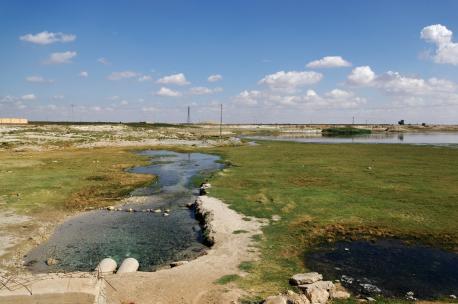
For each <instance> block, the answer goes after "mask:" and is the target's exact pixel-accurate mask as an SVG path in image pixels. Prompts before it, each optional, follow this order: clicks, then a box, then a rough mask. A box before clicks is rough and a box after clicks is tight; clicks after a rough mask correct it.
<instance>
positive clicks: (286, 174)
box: [211, 141, 458, 297]
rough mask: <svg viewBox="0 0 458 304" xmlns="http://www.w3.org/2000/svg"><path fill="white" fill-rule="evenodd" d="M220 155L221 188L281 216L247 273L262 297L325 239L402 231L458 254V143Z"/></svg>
mask: <svg viewBox="0 0 458 304" xmlns="http://www.w3.org/2000/svg"><path fill="white" fill-rule="evenodd" d="M212 152H214V153H218V154H220V155H221V156H222V157H223V159H224V160H225V161H226V162H227V164H228V167H227V168H226V169H224V170H223V171H222V172H220V173H219V174H216V175H215V176H213V178H212V179H211V182H212V184H213V189H212V190H211V195H212V196H215V197H218V198H221V199H223V200H224V201H225V202H227V203H229V204H230V205H231V208H233V209H235V210H236V211H238V212H241V213H243V214H245V215H247V216H254V217H259V218H267V219H272V217H274V218H277V221H272V220H271V221H270V224H269V225H267V226H266V227H265V228H264V229H263V236H262V237H259V239H260V241H259V243H258V244H259V246H260V249H261V259H260V260H259V261H257V262H254V264H253V265H251V266H250V267H249V269H247V271H248V272H249V275H248V276H246V277H243V278H237V282H238V284H239V285H240V286H242V287H243V288H245V289H247V290H249V291H251V292H253V293H254V294H257V295H259V296H263V297H265V296H267V295H271V294H274V293H276V292H278V291H282V290H284V289H286V288H287V287H288V278H289V277H290V276H291V275H292V274H294V273H298V272H303V271H304V269H307V266H306V263H305V261H304V255H305V253H306V252H307V251H308V250H310V249H311V248H313V246H314V245H315V244H317V243H320V242H333V241H335V240H339V239H356V238H367V239H373V238H379V237H395V238H402V239H405V240H407V241H412V242H415V241H421V242H422V243H426V244H433V245H435V246H439V247H442V248H446V249H448V250H452V251H455V252H457V251H458V221H457V220H456V219H457V218H458V208H457V203H458V170H457V165H456V161H457V160H458V149H454V148H445V147H434V146H415V145H382V144H377V145H376V144H374V145H371V144H366V145H364V144H301V143H293V142H269V141H261V142H259V145H255V146H243V147H224V148H216V149H213V150H212ZM278 218H279V220H278Z"/></svg>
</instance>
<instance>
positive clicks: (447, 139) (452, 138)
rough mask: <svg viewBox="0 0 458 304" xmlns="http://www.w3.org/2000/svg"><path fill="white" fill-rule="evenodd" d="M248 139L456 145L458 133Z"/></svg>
mask: <svg viewBox="0 0 458 304" xmlns="http://www.w3.org/2000/svg"><path fill="white" fill-rule="evenodd" d="M249 138H250V139H262V140H282V141H295V142H304V143H336V144H337V143H363V144H418V145H445V146H456V147H458V133H456V132H455V133H452V132H450V133H445V132H444V133H442V132H434V133H432V132H431V133H381V134H368V135H355V136H348V137H347V136H338V137H331V136H321V135H315V136H297V135H294V136H287V135H282V136H250V137H249Z"/></svg>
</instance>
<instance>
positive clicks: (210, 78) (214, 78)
mask: <svg viewBox="0 0 458 304" xmlns="http://www.w3.org/2000/svg"><path fill="white" fill-rule="evenodd" d="M222 79H223V76H221V75H220V74H213V75H210V76H208V79H207V80H208V82H217V81H220V80H222Z"/></svg>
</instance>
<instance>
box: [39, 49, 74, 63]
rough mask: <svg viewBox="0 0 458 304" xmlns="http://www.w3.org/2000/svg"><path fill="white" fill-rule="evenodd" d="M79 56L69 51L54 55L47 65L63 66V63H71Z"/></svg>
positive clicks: (47, 61)
mask: <svg viewBox="0 0 458 304" xmlns="http://www.w3.org/2000/svg"><path fill="white" fill-rule="evenodd" d="M76 55H77V53H76V52H72V51H67V52H60V53H52V54H51V55H50V56H49V58H48V59H47V60H46V61H45V63H47V64H62V63H71V62H72V58H74V57H75V56H76Z"/></svg>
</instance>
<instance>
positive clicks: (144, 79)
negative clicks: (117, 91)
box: [138, 75, 153, 82]
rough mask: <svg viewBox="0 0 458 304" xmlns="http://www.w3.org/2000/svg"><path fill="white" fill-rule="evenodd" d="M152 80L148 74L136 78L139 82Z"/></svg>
mask: <svg viewBox="0 0 458 304" xmlns="http://www.w3.org/2000/svg"><path fill="white" fill-rule="evenodd" d="M152 80H153V77H151V76H149V75H143V76H140V77H139V78H138V81H139V82H145V81H152Z"/></svg>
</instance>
